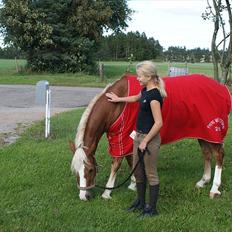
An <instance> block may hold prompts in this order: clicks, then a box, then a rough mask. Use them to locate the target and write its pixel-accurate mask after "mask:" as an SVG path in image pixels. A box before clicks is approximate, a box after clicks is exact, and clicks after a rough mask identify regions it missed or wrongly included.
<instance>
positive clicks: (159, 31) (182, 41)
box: [126, 0, 213, 49]
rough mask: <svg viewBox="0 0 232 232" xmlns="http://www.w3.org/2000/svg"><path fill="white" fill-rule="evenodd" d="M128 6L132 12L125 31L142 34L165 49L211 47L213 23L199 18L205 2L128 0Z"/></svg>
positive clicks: (190, 0) (192, 0)
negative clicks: (170, 47)
mask: <svg viewBox="0 0 232 232" xmlns="http://www.w3.org/2000/svg"><path fill="white" fill-rule="evenodd" d="M128 5H129V8H131V9H133V10H134V11H135V13H134V14H133V15H132V21H130V22H129V28H128V29H127V30H126V31H127V32H129V31H139V32H145V33H146V35H147V37H153V38H154V39H156V40H159V42H160V44H161V45H162V46H163V47H164V48H165V49H167V48H168V47H169V46H182V47H183V46H185V47H186V48H187V49H191V48H196V47H200V48H210V43H211V37H212V32H213V23H212V22H211V21H205V20H203V19H202V18H201V14H202V13H203V12H204V11H205V8H206V6H207V1H206V0H129V1H128Z"/></svg>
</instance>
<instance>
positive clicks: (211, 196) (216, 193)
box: [209, 191, 221, 199]
mask: <svg viewBox="0 0 232 232" xmlns="http://www.w3.org/2000/svg"><path fill="white" fill-rule="evenodd" d="M220 196H221V192H219V191H217V192H210V193H209V197H210V199H214V198H217V197H220Z"/></svg>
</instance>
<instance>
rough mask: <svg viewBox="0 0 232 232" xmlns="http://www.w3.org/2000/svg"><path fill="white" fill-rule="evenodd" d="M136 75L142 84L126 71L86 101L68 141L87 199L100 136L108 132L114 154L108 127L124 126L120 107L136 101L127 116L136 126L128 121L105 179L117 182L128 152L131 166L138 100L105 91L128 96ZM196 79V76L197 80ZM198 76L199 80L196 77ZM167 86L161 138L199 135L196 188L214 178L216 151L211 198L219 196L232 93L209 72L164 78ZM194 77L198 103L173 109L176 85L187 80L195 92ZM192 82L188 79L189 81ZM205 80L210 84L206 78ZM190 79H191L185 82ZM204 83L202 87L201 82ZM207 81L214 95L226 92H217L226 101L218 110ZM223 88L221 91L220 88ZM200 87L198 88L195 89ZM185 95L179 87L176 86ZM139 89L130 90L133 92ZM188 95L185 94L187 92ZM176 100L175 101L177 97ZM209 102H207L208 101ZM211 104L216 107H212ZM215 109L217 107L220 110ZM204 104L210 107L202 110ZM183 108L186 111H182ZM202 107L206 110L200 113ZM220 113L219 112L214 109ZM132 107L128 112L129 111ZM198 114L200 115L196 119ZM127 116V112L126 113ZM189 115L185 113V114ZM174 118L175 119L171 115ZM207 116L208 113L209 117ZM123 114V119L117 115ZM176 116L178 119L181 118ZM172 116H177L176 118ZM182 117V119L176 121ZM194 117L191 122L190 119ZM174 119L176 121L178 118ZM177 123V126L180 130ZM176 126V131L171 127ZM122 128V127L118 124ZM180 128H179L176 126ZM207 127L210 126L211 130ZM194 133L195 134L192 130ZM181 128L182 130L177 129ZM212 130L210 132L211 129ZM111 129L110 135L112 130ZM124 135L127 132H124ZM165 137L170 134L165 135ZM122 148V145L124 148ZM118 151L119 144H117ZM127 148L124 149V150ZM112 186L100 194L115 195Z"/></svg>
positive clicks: (82, 196)
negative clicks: (127, 100) (200, 158)
mask: <svg viewBox="0 0 232 232" xmlns="http://www.w3.org/2000/svg"><path fill="white" fill-rule="evenodd" d="M129 78H130V80H133V83H132V84H134V85H139V84H138V81H137V80H136V77H135V76H128V75H124V76H122V78H121V79H119V80H117V81H115V82H114V83H113V84H111V85H109V86H107V87H106V88H105V89H104V90H103V91H102V93H100V94H99V95H97V96H96V97H95V98H94V99H93V100H92V101H91V102H90V104H89V105H88V107H87V108H86V110H85V112H84V113H83V115H82V117H81V120H80V123H79V125H78V129H77V134H76V138H75V143H73V142H72V143H70V148H71V150H72V152H73V154H74V155H73V159H72V162H71V170H72V172H73V173H74V174H75V175H76V184H77V188H78V189H79V190H80V193H79V197H80V199H81V200H89V199H90V196H91V194H90V189H92V188H94V187H95V177H96V173H97V162H96V158H95V152H96V149H97V145H98V143H99V140H100V139H101V137H102V135H103V134H104V133H107V137H108V140H109V146H110V148H109V151H110V152H111V153H114V151H113V150H114V146H115V147H116V148H117V146H116V145H117V144H116V145H115V144H114V142H115V141H114V139H113V140H112V138H111V135H112V134H110V133H109V132H110V131H111V129H112V127H114V126H115V125H116V124H117V123H118V124H119V125H120V128H122V126H123V127H124V124H125V120H124V119H125V118H122V117H121V115H122V112H124V111H125V108H126V107H127V106H128V105H130V104H134V105H132V107H131V109H132V110H133V112H135V113H134V115H132V116H131V117H127V119H128V118H129V120H131V121H133V122H134V125H130V128H129V130H127V131H126V133H124V136H126V137H124V138H125V144H123V142H124V139H121V140H120V142H119V144H118V149H119V150H120V153H121V154H120V156H117V154H116V155H115V154H114V155H113V158H112V164H111V173H110V176H109V179H108V181H107V184H106V188H112V187H114V183H115V179H116V174H117V171H118V169H119V168H120V165H121V163H122V160H123V158H124V157H125V158H126V160H127V162H128V165H129V166H130V168H131V167H132V146H133V140H132V139H131V138H130V136H129V134H130V133H131V132H132V131H133V129H134V128H135V120H136V115H137V112H138V106H139V105H138V104H139V103H112V102H110V101H108V99H107V97H106V95H105V94H106V93H107V92H114V93H116V94H117V95H118V96H120V97H123V96H128V95H129V90H128V89H129V87H130V85H131V84H130V82H129V81H128V80H129ZM194 78H195V79H194ZM198 79H199V80H198ZM163 80H164V82H165V86H166V91H167V93H168V97H167V98H165V99H164V104H163V108H162V114H163V121H164V126H163V127H164V128H162V129H161V138H162V144H167V143H170V142H175V141H177V140H180V139H183V138H196V139H198V142H199V145H200V148H201V151H202V154H203V157H204V172H203V176H202V178H201V179H200V180H199V181H198V182H197V183H196V187H197V188H203V187H204V186H205V185H206V184H207V183H209V182H210V180H211V157H212V155H214V156H215V159H216V166H215V173H214V179H213V185H212V187H211V190H210V193H209V196H210V198H215V197H217V196H220V195H221V192H220V191H219V187H220V185H221V174H222V165H223V157H224V147H223V139H224V137H225V136H226V133H227V128H228V115H229V113H230V111H231V105H232V103H231V102H232V101H231V99H232V98H231V94H230V93H229V91H228V89H227V88H226V87H225V86H222V85H221V84H219V83H217V82H216V81H214V80H212V79H211V78H209V77H205V76H204V75H200V74H196V75H195V76H194V75H193V76H191V75H186V76H181V77H166V78H163ZM191 80H192V81H194V80H196V83H197V84H195V85H196V86H197V85H198V86H197V87H196V88H195V90H194V91H195V92H194V91H193V92H194V93H193V94H194V96H193V98H194V99H197V100H196V101H197V103H196V102H193V103H192V104H193V105H192V106H191V108H190V109H185V108H186V104H184V102H182V101H179V102H180V104H179V105H178V104H176V107H177V110H176V111H177V113H176V112H175V107H173V105H171V103H170V102H169V101H170V100H169V99H171V98H173V99H174V101H176V98H175V96H173V90H172V88H173V86H178V83H181V82H184V83H185V85H187V86H184V87H183V86H182V87H181V86H180V88H182V89H183V88H184V89H185V88H189V86H190V87H191V88H189V90H188V92H191V89H192V88H193V86H195V85H193V83H191ZM189 82H190V83H189ZM204 82H206V83H204ZM186 83H187V84H186ZM199 86H200V87H199ZM206 86H210V89H211V90H210V91H212V92H213V94H214V95H217V94H220V93H221V94H222V95H223V96H217V99H220V100H221V101H223V103H224V104H220V103H218V102H216V103H215V104H219V105H217V108H218V110H216V111H217V112H216V111H215V105H213V104H214V100H215V99H210V98H211V97H212V92H210V91H209V90H206V89H205V91H204V90H203V89H204V88H206ZM217 88H219V89H220V91H218V89H217ZM198 89H200V92H203V96H200V94H199V93H198V92H199V91H198ZM140 90H141V86H140V87H139V88H138V86H137V90H135V92H137V93H138V92H139V91H140ZM196 91H198V92H196ZM177 92H179V93H180V94H181V89H179V90H177ZM134 94H135V93H131V95H134ZM207 94H208V96H209V95H210V96H211V97H210V98H209V99H208V97H207V96H206V95H207ZM184 99H187V98H186V96H184ZM199 102H203V106H202V107H201V109H200V111H199V112H198V111H197V109H196V107H197V105H201V104H198V103H199ZM176 103H177V101H176ZM206 104H207V105H206ZM211 108H212V109H211ZM217 108H216V109H217ZM204 109H206V111H204ZM182 111H183V115H181V112H182ZM201 111H204V112H201ZM210 112H211V114H213V115H212V116H213V118H207V121H206V122H204V123H200V122H198V121H199V118H203V114H210ZM215 112H216V113H215ZM131 113H132V111H129V115H130V114H131ZM190 115H194V117H195V119H194V120H196V123H195V124H194V120H193V121H191V120H189V116H190ZM198 115H199V118H198ZM127 116H128V115H127ZM184 116H185V117H187V119H186V118H184ZM172 117H174V119H173V118H172ZM205 117H206V116H205ZM119 118H122V119H121V120H119ZM177 118H178V119H177ZM181 118H182V121H183V122H184V123H181V122H180V121H181V120H179V119H181ZM173 120H174V121H173ZM178 120H179V121H178ZM188 121H190V122H188ZM175 122H176V123H175ZM180 126H182V127H183V128H185V127H188V131H190V132H189V134H188V133H186V134H180V133H182V132H181V131H184V130H181V128H180ZM178 128H179V130H178ZM171 129H173V130H174V131H171V132H170V133H169V131H170V130H171ZM119 130H121V129H119ZM177 130H178V131H177ZM205 131H208V132H209V134H207V133H206V132H205ZM191 132H192V133H191ZM178 133H179V134H178ZM210 133H211V134H210ZM109 134H110V135H109ZM125 134H126V135H125ZM165 136H166V137H165ZM122 147H123V149H122ZM116 150H117V149H116ZM122 150H123V151H122ZM129 188H130V189H132V190H135V189H136V183H135V179H134V177H133V176H132V178H131V184H130V185H129ZM111 191H112V190H111V189H105V191H104V192H103V194H102V197H103V198H105V199H110V198H111Z"/></svg>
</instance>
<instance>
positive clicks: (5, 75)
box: [0, 59, 213, 87]
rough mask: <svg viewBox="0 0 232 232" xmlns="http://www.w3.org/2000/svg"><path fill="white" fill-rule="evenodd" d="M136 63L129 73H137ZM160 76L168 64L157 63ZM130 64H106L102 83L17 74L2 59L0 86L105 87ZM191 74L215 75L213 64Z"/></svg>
mask: <svg viewBox="0 0 232 232" xmlns="http://www.w3.org/2000/svg"><path fill="white" fill-rule="evenodd" d="M18 63H19V65H20V66H21V69H22V70H23V66H24V65H25V64H26V61H25V60H19V61H18ZM136 63H137V62H134V63H133V64H132V65H131V66H130V68H129V71H130V72H132V73H135V65H136ZM156 64H157V68H158V70H159V75H160V76H167V70H168V63H165V62H163V63H156ZM128 65H129V63H128V62H104V67H105V68H104V70H105V80H104V82H101V80H100V77H99V76H96V75H95V76H94V75H85V74H83V73H77V74H73V73H63V74H60V73H59V74H58V73H56V74H51V73H40V74H38V73H27V72H25V71H22V72H19V73H17V72H16V67H15V61H14V60H4V59H0V84H32V85H35V84H36V83H37V82H38V81H40V80H48V81H49V83H50V85H63V86H90V87H105V86H106V84H108V83H111V82H113V81H114V80H115V79H118V78H120V77H121V76H122V75H123V74H124V73H125V71H126V70H127V69H128ZM174 65H175V66H177V67H184V64H183V63H177V64H174ZM188 67H189V72H190V73H204V74H206V75H209V76H212V75H213V68H212V64H197V63H196V64H189V65H188Z"/></svg>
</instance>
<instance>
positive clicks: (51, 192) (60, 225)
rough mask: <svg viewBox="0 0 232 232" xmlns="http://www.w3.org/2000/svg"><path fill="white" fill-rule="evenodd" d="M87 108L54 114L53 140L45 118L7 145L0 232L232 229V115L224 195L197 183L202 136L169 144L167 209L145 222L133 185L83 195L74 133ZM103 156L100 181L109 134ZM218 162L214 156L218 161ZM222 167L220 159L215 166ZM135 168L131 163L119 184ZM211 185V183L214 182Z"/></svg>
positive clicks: (163, 164) (163, 166) (161, 204)
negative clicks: (108, 193) (134, 208)
mask: <svg viewBox="0 0 232 232" xmlns="http://www.w3.org/2000/svg"><path fill="white" fill-rule="evenodd" d="M82 112H83V110H81V109H79V110H74V111H71V112H68V113H63V114H59V115H57V116H56V117H53V118H52V121H51V126H52V127H51V132H52V136H51V138H50V139H48V140H45V139H44V138H43V134H44V133H43V123H42V122H40V123H37V124H35V125H34V126H33V127H32V128H30V129H28V130H27V131H26V132H25V134H24V135H23V136H22V138H20V139H19V140H18V141H17V142H16V143H15V144H13V145H11V146H9V147H5V148H4V149H0V185H1V186H0V231H1V232H11V231H12V232H13V231H22V232H26V231H30V232H32V231H34V232H40V231H41V232H44V231H65V232H67V231H75V232H76V231H78V232H82V231H83V232H84V231H88V232H92V231H96V232H98V231H99V232H100V231H101V232H102V231H104V232H108V231H112V232H121V231H129V232H134V231H140V232H145V231H146V232H149V231H153V232H154V231H158V232H161V231H163V232H170V231H173V232H176V231H186V232H187V231H196V232H201V231H202V232H206V231H210V232H212V231H215V232H218V231H228V232H229V231H232V224H231V216H232V207H231V199H232V179H231V176H232V169H231V165H232V143H231V141H232V131H231V126H232V120H231V119H230V130H229V134H228V136H227V139H226V141H225V151H226V155H225V159H224V161H225V162H224V168H223V173H222V186H221V188H220V190H221V191H222V196H221V198H218V199H214V200H211V199H209V197H208V193H209V190H210V185H209V186H207V187H206V188H205V189H202V190H198V189H195V187H194V186H195V183H196V182H197V181H198V180H199V179H200V178H201V176H202V174H203V163H202V157H201V155H200V149H199V147H198V145H197V141H195V140H184V141H181V142H178V143H175V144H172V145H166V146H163V147H161V153H160V155H159V165H158V171H159V176H160V183H161V191H160V198H159V201H158V211H159V213H160V214H159V216H157V217H154V218H150V219H146V220H144V221H140V220H138V219H137V215H138V214H136V213H135V214H134V213H127V212H126V211H125V208H126V207H127V206H128V205H129V204H130V203H131V201H132V200H133V199H134V198H135V193H134V192H131V191H130V190H128V189H127V187H126V186H123V187H121V188H120V189H118V190H115V191H114V192H113V194H112V196H113V199H112V200H109V201H105V200H103V199H101V197H100V194H101V193H102V191H101V190H99V189H94V190H93V193H94V198H93V199H92V200H91V201H90V202H82V201H80V200H79V197H78V193H77V189H76V185H75V177H74V176H73V175H72V174H71V171H70V162H71V159H72V155H71V152H70V151H69V149H68V140H69V139H74V137H75V133H76V127H77V125H78V122H79V119H80V117H81V114H82ZM96 158H97V162H98V165H99V166H100V169H99V173H98V175H97V183H98V184H100V185H104V184H105V183H106V180H107V178H108V175H109V170H110V163H111V159H110V157H109V156H108V154H107V141H106V139H105V137H103V139H101V142H100V144H99V146H98V149H97V153H96ZM213 163H214V162H213ZM213 166H214V165H213ZM128 173H129V169H128V167H127V165H126V162H124V163H123V165H122V168H121V169H120V171H119V174H118V175H119V178H118V180H117V183H119V182H121V181H122V180H123V179H124V178H125V177H126V176H127V175H128ZM210 184H211V183H210Z"/></svg>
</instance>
